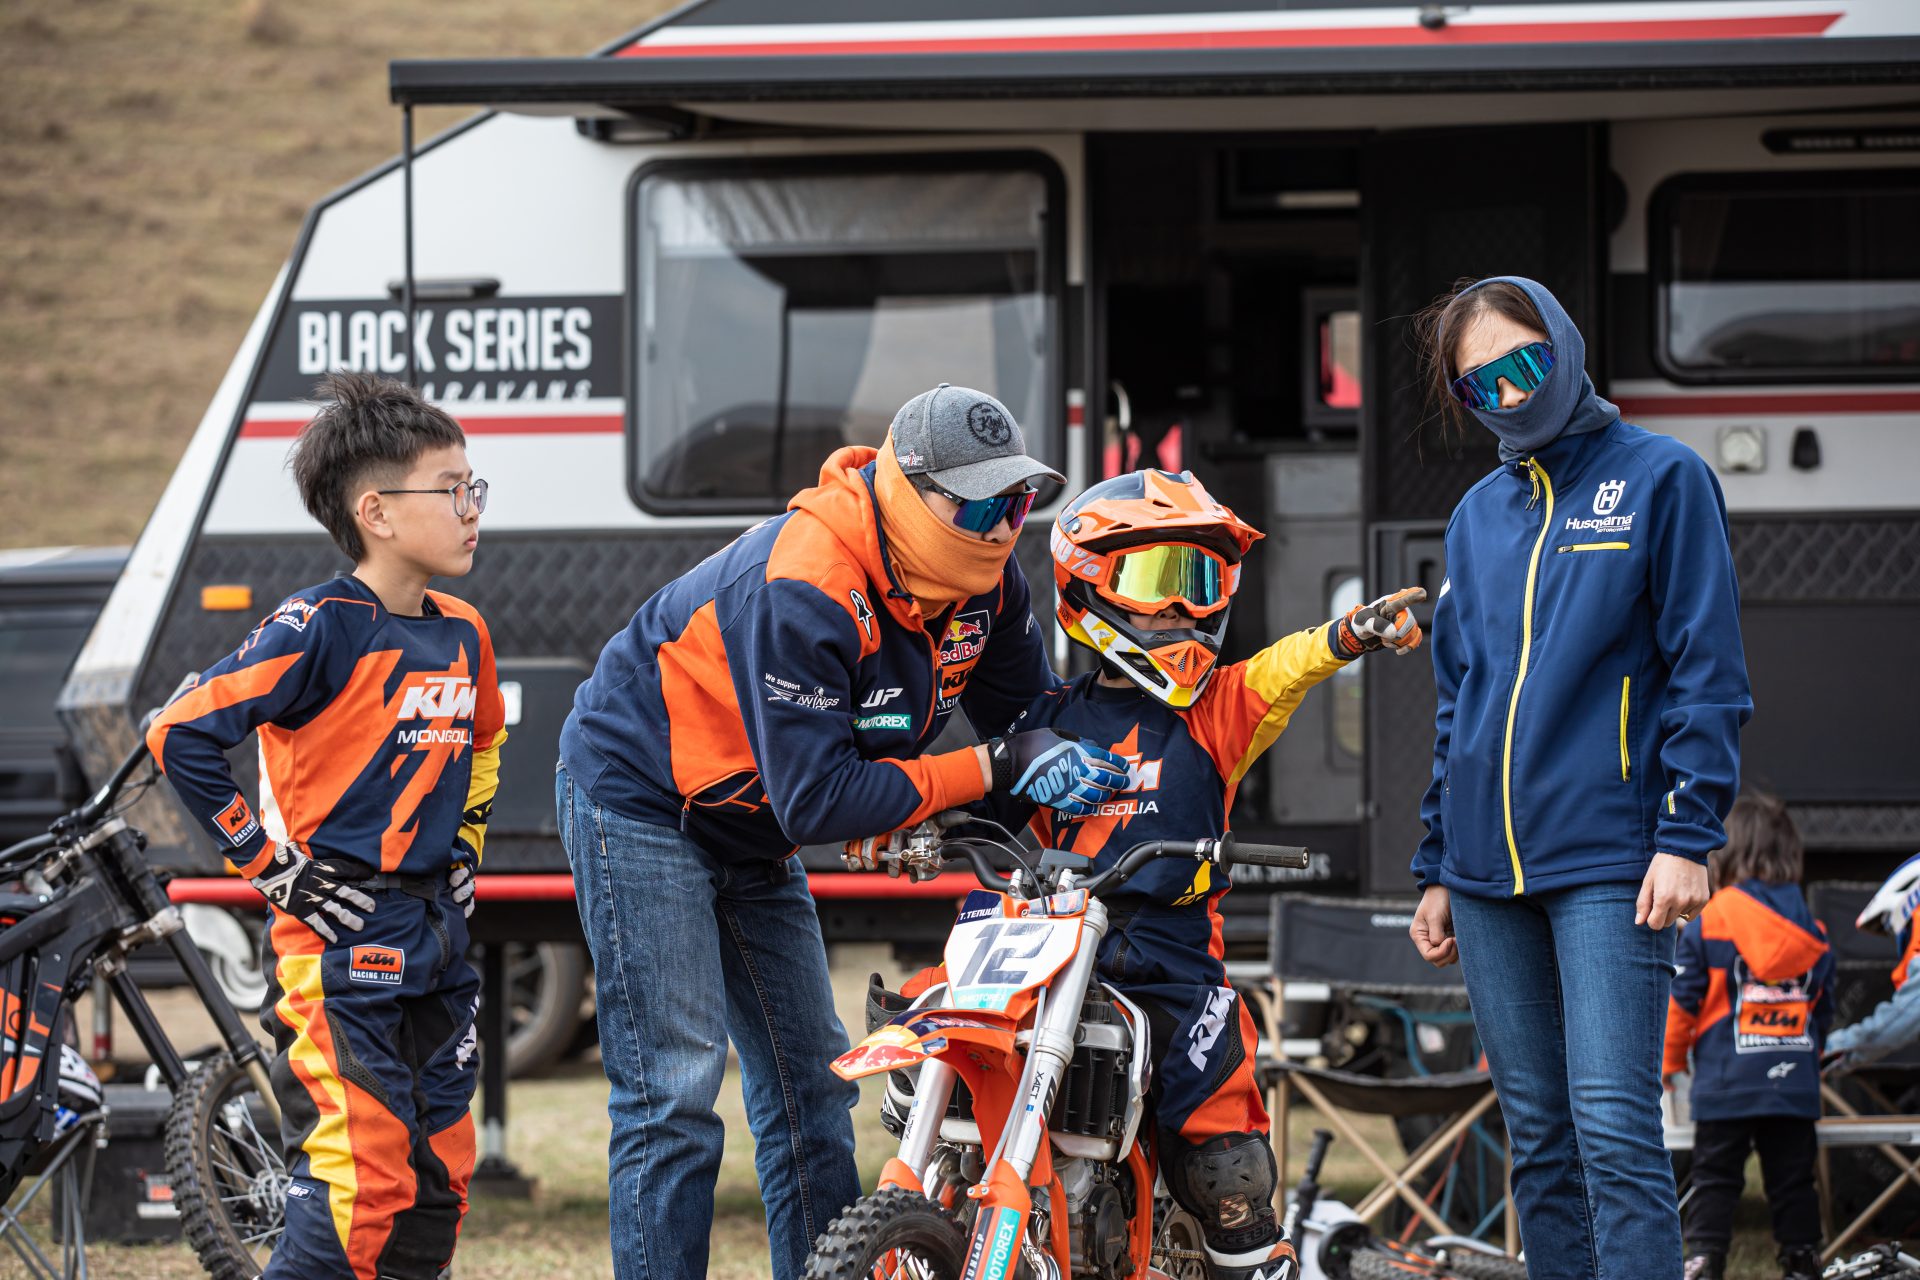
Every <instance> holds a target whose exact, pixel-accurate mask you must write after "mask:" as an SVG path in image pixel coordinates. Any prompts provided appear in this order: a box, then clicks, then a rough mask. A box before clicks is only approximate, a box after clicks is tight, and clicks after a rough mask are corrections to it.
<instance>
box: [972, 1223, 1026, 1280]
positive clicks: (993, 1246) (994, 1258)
mask: <svg viewBox="0 0 1920 1280" xmlns="http://www.w3.org/2000/svg"><path fill="white" fill-rule="evenodd" d="M994 1212H995V1214H996V1216H995V1218H994V1223H993V1234H992V1235H991V1236H990V1237H987V1239H988V1244H987V1247H986V1248H985V1249H984V1250H982V1251H981V1252H979V1253H977V1254H975V1255H974V1257H973V1258H971V1259H969V1261H970V1262H974V1263H978V1266H969V1267H968V1268H967V1271H966V1280H1005V1277H1006V1276H1007V1274H1008V1273H1009V1272H1011V1271H1012V1269H1013V1254H1014V1250H1015V1249H1017V1248H1019V1247H1020V1214H1019V1212H1018V1211H1017V1210H1014V1209H997V1210H995V1211H994Z"/></svg>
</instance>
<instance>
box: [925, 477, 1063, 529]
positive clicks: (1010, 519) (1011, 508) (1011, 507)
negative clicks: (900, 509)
mask: <svg viewBox="0 0 1920 1280" xmlns="http://www.w3.org/2000/svg"><path fill="white" fill-rule="evenodd" d="M920 484H921V485H922V486H923V487H925V488H927V489H931V490H932V491H933V492H935V493H937V494H939V495H940V496H941V497H943V498H945V499H947V501H949V502H952V503H955V504H957V506H958V508H959V509H958V510H957V511H955V512H954V513H953V523H954V526H955V527H956V528H960V529H965V530H966V531H967V532H968V533H990V532H992V530H993V527H994V526H995V525H997V524H999V523H1000V522H1001V521H1002V520H1005V521H1006V522H1007V528H1009V529H1015V530H1017V529H1019V527H1020V526H1021V525H1023V524H1025V523H1026V522H1027V512H1029V511H1031V510H1033V500H1034V499H1035V498H1037V497H1039V496H1040V491H1039V490H1038V489H1035V488H1033V487H1032V486H1028V487H1027V488H1025V489H1022V490H1021V491H1020V492H1019V493H996V494H995V495H994V496H993V497H991V498H963V497H961V496H960V495H959V494H957V493H949V492H948V491H947V490H945V489H942V488H941V487H940V486H939V485H937V484H935V483H933V481H931V480H927V479H925V478H921V479H920Z"/></svg>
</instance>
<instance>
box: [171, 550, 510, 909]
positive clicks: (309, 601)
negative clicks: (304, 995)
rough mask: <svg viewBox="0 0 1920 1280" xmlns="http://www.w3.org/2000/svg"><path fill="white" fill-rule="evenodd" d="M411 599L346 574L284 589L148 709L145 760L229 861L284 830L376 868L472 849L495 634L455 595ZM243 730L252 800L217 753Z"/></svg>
mask: <svg viewBox="0 0 1920 1280" xmlns="http://www.w3.org/2000/svg"><path fill="white" fill-rule="evenodd" d="M423 606H424V613H423V616H421V617H400V616H397V615H395V614H392V613H389V612H388V611H387V609H386V607H385V606H384V605H382V604H381V603H380V599H379V597H378V596H376V595H375V594H374V593H373V590H372V589H371V588H370V587H368V586H367V585H366V584H365V583H363V582H361V581H360V580H359V579H358V578H354V577H340V578H335V579H334V580H333V581H331V582H327V583H323V584H321V585H320V586H317V587H310V588H308V589H307V590H305V591H301V592H298V593H296V594H294V595H292V596H289V597H288V598H287V599H286V600H285V601H284V602H283V603H282V604H281V605H280V607H279V608H277V609H275V610H274V611H273V613H271V614H270V615H268V616H267V618H266V619H265V620H264V621H263V622H261V623H260V625H259V626H257V627H255V628H254V629H253V632H252V634H250V635H249V636H248V637H247V638H246V641H245V643H243V644H242V645H241V646H240V647H239V648H238V649H237V650H235V651H234V652H233V653H232V654H231V655H229V656H228V657H225V658H222V659H221V660H220V661H219V662H217V663H215V664H214V665H213V666H211V667H209V668H208V669H207V670H206V671H205V672H203V673H202V674H201V676H200V679H199V681H198V682H197V683H196V684H195V685H194V686H193V687H192V688H191V689H189V690H187V691H186V692H185V693H183V694H181V695H180V696H179V697H178V698H176V699H174V700H173V702H171V703H170V704H168V706H167V708H166V709H165V710H164V711H162V712H161V713H160V715H159V717H158V718H157V719H155V720H154V722H153V725H152V726H151V727H150V728H149V729H148V731H147V745H148V746H149V747H150V748H152V750H153V758H154V759H155V760H156V761H158V762H159V765H160V768H161V769H162V770H163V771H165V773H166V775H167V779H168V780H169V781H170V782H172V783H173V787H174V790H175V791H177V792H178V793H179V795H180V799H181V802H182V803H183V804H185V805H186V807H187V810H188V811H189V812H190V813H192V815H193V816H194V817H195V818H197V819H199V820H200V822H201V824H202V825H204V826H205V827H206V829H207V830H208V831H209V832H211V833H212V834H213V836H214V839H215V841H216V842H217V843H218V844H219V845H220V847H221V849H222V850H223V852H225V854H226V856H227V858H228V859H229V860H230V861H231V862H232V863H233V864H234V866H235V867H236V868H238V870H239V872H240V874H241V875H244V876H249V877H251V876H254V875H257V874H259V872H260V871H261V870H262V869H263V868H264V867H265V866H266V864H267V862H268V860H269V859H270V858H271V857H272V844H273V841H274V840H277V839H283V838H284V839H287V840H291V841H292V842H293V843H295V844H297V845H298V846H300V847H301V848H302V849H304V850H306V852H307V853H308V854H309V855H310V856H312V857H314V858H318V859H321V860H324V861H332V860H337V859H351V860H352V861H354V862H357V863H360V864H361V865H363V866H365V867H367V868H369V869H371V870H373V871H376V872H397V873H400V874H404V875H438V874H444V873H445V872H446V871H447V870H448V869H449V868H450V867H451V866H452V865H453V863H454V862H455V860H456V858H459V859H461V860H467V861H472V862H476V863H477V862H478V861H479V858H480V854H481V851H482V845H483V843H484V840H485V833H486V822H487V817H488V814H489V812H490V810H491V809H492V806H493V794H494V791H495V789H496V788H497V787H498V785H499V777H500V774H499V750H500V744H501V743H502V742H503V741H505V739H506V731H505V728H504V723H505V708H504V704H503V703H502V701H501V698H500V685H499V681H498V679H497V678H496V677H495V674H494V665H493V643H492V641H491V640H490V639H489V637H488V635H487V626H486V623H484V622H483V621H481V619H480V615H479V614H478V613H476V612H475V611H474V609H473V607H472V606H471V605H469V604H467V603H465V602H464V601H461V600H457V599H455V598H454V597H452V596H449V595H443V594H441V593H440V592H437V591H429V592H427V593H426V597H425V600H424V602H423ZM256 731H257V732H258V734H259V740H260V796H259V811H258V812H256V811H255V809H254V806H253V805H251V804H249V803H248V801H247V798H246V797H245V796H244V795H242V794H241V793H240V790H239V788H238V787H237V786H236V785H235V784H234V780H233V773H232V770H231V769H229V767H228V765H227V757H226V754H225V752H226V750H227V749H228V748H230V747H235V746H238V745H239V744H240V743H241V742H243V741H244V740H245V739H246V737H247V735H248V734H250V733H254V732H256Z"/></svg>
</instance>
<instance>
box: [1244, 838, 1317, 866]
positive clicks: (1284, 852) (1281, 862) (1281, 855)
mask: <svg viewBox="0 0 1920 1280" xmlns="http://www.w3.org/2000/svg"><path fill="white" fill-rule="evenodd" d="M1308 857H1309V855H1308V853H1307V851H1306V849H1305V848H1303V847H1302V846H1300V845H1295V844H1242V843H1240V842H1239V841H1238V840H1236V841H1234V843H1233V853H1232V859H1231V860H1232V861H1234V862H1244V863H1246V864H1247V865H1248V866H1254V867H1291V868H1293V869H1294V870H1296V871H1304V870H1306V868H1307V865H1308Z"/></svg>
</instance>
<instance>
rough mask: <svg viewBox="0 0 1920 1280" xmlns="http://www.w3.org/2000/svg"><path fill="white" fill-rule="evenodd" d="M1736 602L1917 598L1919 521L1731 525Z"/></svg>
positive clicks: (1738, 521) (1791, 520) (1745, 521)
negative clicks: (1737, 588) (1737, 577)
mask: <svg viewBox="0 0 1920 1280" xmlns="http://www.w3.org/2000/svg"><path fill="white" fill-rule="evenodd" d="M1731 538H1732V543H1733V559H1734V564H1735V565H1736V567H1737V568H1738V570H1739V573H1740V595H1741V599H1742V600H1743V601H1745V602H1747V603H1750V604H1759V603H1769V604H1778V603H1807V604H1831V603H1842V602H1852V601H1895V600H1920V519H1916V518H1914V517H1912V516H1877V517H1864V518H1861V517H1846V516H1834V517H1813V518H1804V517H1791V516H1788V517H1773V518H1765V517H1753V516H1746V517H1740V516H1736V517H1734V518H1733V519H1732V520H1731Z"/></svg>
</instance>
